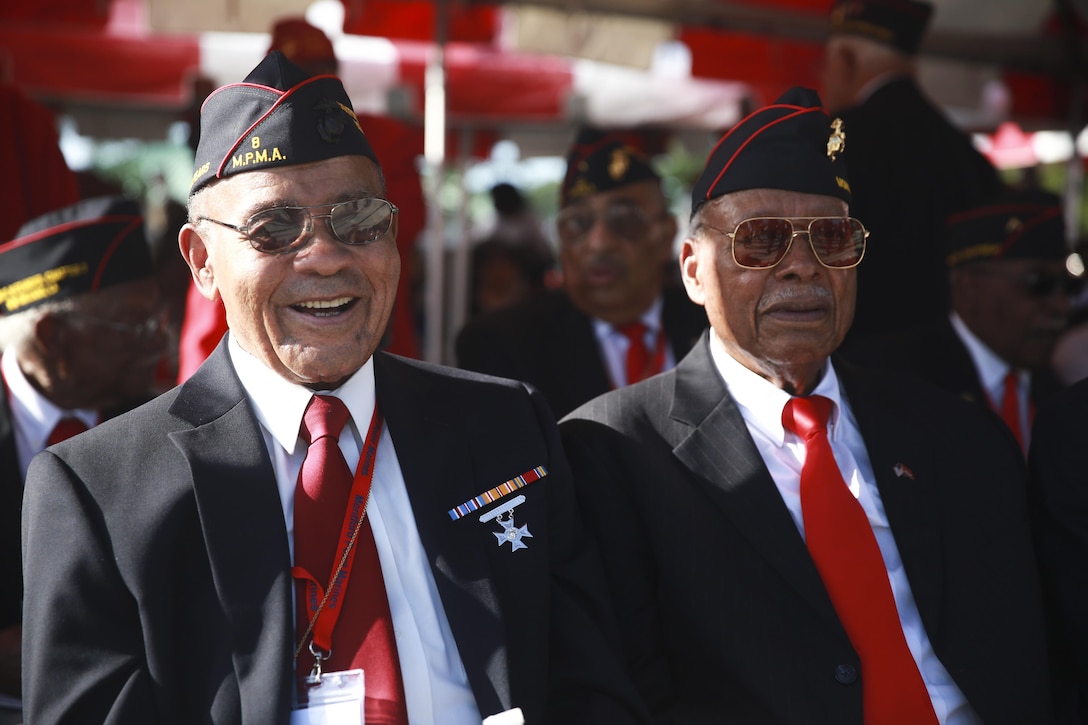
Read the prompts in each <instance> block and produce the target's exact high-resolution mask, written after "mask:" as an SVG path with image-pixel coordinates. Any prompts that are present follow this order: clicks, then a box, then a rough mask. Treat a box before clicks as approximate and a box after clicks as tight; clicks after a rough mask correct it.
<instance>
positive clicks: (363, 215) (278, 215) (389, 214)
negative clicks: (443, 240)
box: [196, 197, 397, 254]
mask: <svg viewBox="0 0 1088 725" xmlns="http://www.w3.org/2000/svg"><path fill="white" fill-rule="evenodd" d="M311 209H329V205H328V204H318V205H316V206H277V207H273V208H271V209H264V210H263V211H259V212H257V213H256V214H254V215H253V216H251V217H250V218H249V219H248V220H247V221H246V223H245V224H244V225H243V226H240V227H238V226H235V225H233V224H227V223H226V222H221V221H219V220H218V219H212V218H211V217H206V216H200V217H197V218H196V221H209V222H212V223H213V224H218V225H219V226H222V227H226V228H227V229H233V230H234V231H236V232H238V233H239V234H241V235H242V236H243V237H245V238H246V240H248V241H249V243H250V244H251V245H253V248H254V249H256V250H257V251H258V252H263V253H265V254H286V253H288V252H294V251H296V250H299V249H302V248H303V247H304V246H306V244H307V243H309V241H310V239H312V238H313V231H314V219H327V220H328V222H327V225H328V228H329V230H330V231H332V234H333V236H334V237H336V238H337V239H338V240H339V241H341V242H343V243H344V244H350V245H352V246H357V245H360V244H373V243H374V242H376V241H378V240H380V239H381V238H382V237H384V236H385V235H386V234H387V233H388V232H389V227H390V226H392V223H393V215H394V214H396V213H397V207H395V206H393V205H392V204H391V203H389V202H388V201H386V200H385V199H376V198H374V197H367V198H364V199H352V200H351V201H345V202H341V203H339V204H333V205H332V208H331V209H329V213H328V214H314V213H313V212H312V211H310V210H311Z"/></svg>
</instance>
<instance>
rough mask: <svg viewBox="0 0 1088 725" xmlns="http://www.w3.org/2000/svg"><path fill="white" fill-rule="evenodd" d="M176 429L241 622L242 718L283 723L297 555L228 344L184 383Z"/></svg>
mask: <svg viewBox="0 0 1088 725" xmlns="http://www.w3.org/2000/svg"><path fill="white" fill-rule="evenodd" d="M171 412H172V413H174V414H175V415H177V416H179V417H180V418H182V419H184V420H187V421H188V422H189V423H191V424H192V425H193V426H194V427H193V428H191V429H189V430H183V431H180V432H177V433H174V434H171V438H172V440H173V441H174V443H175V445H177V446H178V448H179V449H180V450H181V451H182V452H183V453H184V454H185V456H186V458H187V459H188V461H189V465H190V471H191V475H192V485H193V491H194V495H195V498H196V505H197V514H198V516H199V517H200V523H201V527H202V529H203V532H204V543H205V546H206V547H207V553H208V560H209V562H210V566H211V571H212V578H213V581H214V583H215V587H216V590H217V592H218V594H219V600H220V602H221V604H222V606H223V608H224V610H225V611H226V613H227V617H228V618H229V619H230V621H231V623H232V625H233V633H234V637H233V640H232V642H231V646H232V649H233V652H234V662H235V670H236V672H237V674H238V687H239V696H240V698H241V701H242V715H243V719H244V720H245V721H247V722H249V721H252V722H270V723H271V722H278V721H280V720H281V718H282V713H284V712H286V711H287V710H289V709H290V702H291V693H292V689H293V687H294V670H293V668H292V667H291V662H292V658H293V643H294V619H293V616H292V613H291V576H290V568H291V566H290V556H289V553H288V547H287V530H286V528H285V526H284V523H283V509H282V507H281V505H280V501H279V494H278V492H277V488H276V477H275V473H274V472H273V469H272V464H271V461H270V458H269V453H268V451H267V449H266V448H265V444H264V439H263V437H262V434H261V431H260V426H259V424H258V423H257V420H256V418H255V417H254V415H253V413H252V411H251V409H250V406H249V405H247V403H246V397H245V393H244V390H243V388H242V386H241V383H240V381H239V380H238V377H237V375H236V374H235V373H234V369H233V367H232V366H231V364H230V360H229V356H228V354H227V350H226V347H225V344H222V343H221V344H220V345H219V347H218V348H216V350H215V351H214V352H213V353H212V356H211V357H210V358H209V359H208V361H207V362H206V363H205V364H204V365H203V366H202V367H201V368H200V369H199V370H198V371H197V372H196V374H194V376H193V377H192V378H191V379H190V380H189V381H188V382H186V383H185V384H184V386H183V387H182V389H181V390H180V391H179V393H178V397H177V400H176V401H175V402H174V405H173V406H172V408H171Z"/></svg>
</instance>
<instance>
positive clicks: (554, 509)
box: [23, 343, 639, 725]
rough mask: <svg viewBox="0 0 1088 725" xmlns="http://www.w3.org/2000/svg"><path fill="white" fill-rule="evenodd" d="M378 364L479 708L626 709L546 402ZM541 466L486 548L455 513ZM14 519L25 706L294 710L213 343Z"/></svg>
mask: <svg viewBox="0 0 1088 725" xmlns="http://www.w3.org/2000/svg"><path fill="white" fill-rule="evenodd" d="M375 380H376V385H377V398H378V400H379V401H380V405H381V408H382V411H383V414H384V416H385V419H386V424H387V425H388V428H389V432H390V435H391V436H392V438H393V440H394V442H395V445H396V449H397V456H398V458H399V460H400V463H401V468H402V471H403V474H404V481H405V485H406V487H407V490H408V494H409V498H410V500H411V503H412V508H413V511H414V512H415V517H416V523H417V526H418V528H419V534H420V538H421V540H422V543H423V547H424V549H425V551H426V554H427V559H428V562H429V564H430V567H431V572H432V574H433V575H434V579H435V582H436V584H437V587H438V592H439V595H440V597H441V600H442V605H443V606H444V608H445V611H446V614H447V617H448V619H449V622H450V626H451V629H452V631H453V634H454V637H455V639H456V641H457V647H458V650H459V652H460V656H461V660H462V662H463V663H464V666H465V670H466V672H467V673H468V679H469V684H470V685H471V688H472V691H473V693H474V695H475V697H476V701H477V704H478V705H479V709H480V712H481V713H482V714H483V715H485V716H486V715H488V714H492V713H495V712H499V711H503V710H506V709H509V708H512V707H521V708H522V710H523V711H524V713H525V715H526V720H527V722H530V723H533V722H544V721H549V722H551V721H560V720H562V721H572V722H579V721H582V722H595V720H593V718H601V719H602V720H601V721H608V722H612V721H618V722H625V721H628V720H635V721H637V720H638V719H639V710H638V705H637V703H636V701H635V698H634V697H633V696H631V695H630V692H629V690H628V689H627V688H628V687H629V683H625V681H624V678H623V677H622V676H620V675H619V667H618V666H616V665H615V663H613V664H610V663H609V658H610V654H609V653H610V652H612V648H611V645H610V641H609V640H607V639H606V635H605V634H604V632H607V631H608V616H609V615H608V614H607V611H608V610H607V607H605V606H603V605H602V598H601V597H599V593H600V590H599V589H598V587H599V586H600V585H599V584H598V583H597V582H596V581H595V578H596V577H598V576H599V569H598V566H599V561H598V560H597V559H596V558H595V557H596V553H595V550H594V549H593V547H592V546H591V545H587V542H586V540H585V538H584V536H583V531H582V529H581V528H580V527H579V525H578V523H577V522H578V518H577V516H578V514H577V510H576V503H575V501H574V496H573V492H572V484H571V479H570V473H569V470H568V467H567V464H566V461H565V459H564V457H563V454H562V452H561V450H560V448H559V446H558V433H557V431H556V429H555V426H554V424H553V423H552V419H551V417H550V414H549V413H548V411H547V408H546V406H545V405H544V404H543V401H542V400H541V399H540V398H539V396H538V395H536V394H534V393H531V392H530V391H528V390H527V389H526V388H525V387H524V386H523V385H520V384H516V383H513V382H510V381H496V380H494V379H487V378H484V377H483V376H479V375H472V374H468V373H463V372H461V371H450V370H447V369H441V368H438V367H437V366H431V365H427V364H425V363H417V362H411V361H406V360H403V359H399V358H395V357H392V356H388V355H384V354H378V355H377V356H376V357H375ZM538 465H543V466H545V467H547V469H548V475H547V476H546V477H545V478H543V479H540V480H538V481H535V482H533V483H531V484H529V485H528V486H526V487H524V488H523V489H521V490H519V493H522V494H524V495H525V497H526V501H525V503H523V504H522V505H521V506H519V507H518V514H519V516H518V520H519V523H523V524H524V525H527V526H528V527H529V530H530V532H531V533H532V534H533V537H534V538H533V539H531V540H529V541H528V548H527V549H523V550H519V551H517V552H516V553H514V552H512V551H510V550H509V547H506V548H499V547H498V546H497V545H496V539H495V536H494V533H493V530H495V529H496V526H495V525H494V522H490V523H489V524H482V523H481V522H480V521H479V515H478V514H477V515H475V516H466V517H464V518H461V519H459V520H456V521H454V520H451V518H450V516H449V515H448V513H447V511H448V510H449V509H451V508H452V507H454V506H456V505H458V504H461V503H462V502H464V501H466V500H468V499H469V498H471V497H473V496H475V495H477V494H480V493H482V492H483V491H486V490H488V489H490V488H492V487H494V486H496V485H498V484H500V483H502V482H503V481H506V480H508V479H510V478H513V477H515V476H517V475H519V474H521V473H524V472H526V471H528V470H530V469H531V468H533V467H534V466H538ZM23 515H24V518H23V521H24V532H23V536H24V557H25V558H24V561H25V564H26V567H27V570H28V571H29V572H32V575H31V576H30V577H28V578H27V586H26V595H25V608H24V630H23V631H24V654H25V665H24V673H23V674H24V677H23V691H24V704H25V712H26V715H27V718H28V721H29V722H33V723H38V724H39V725H47V724H52V723H81V724H82V723H91V722H94V723H125V724H128V723H141V725H142V724H143V723H177V724H178V725H193V724H195V723H216V724H217V725H218V724H226V723H231V724H238V723H251V724H253V725H270V724H283V723H287V722H288V719H289V714H290V707H291V698H292V690H293V687H294V667H293V664H292V650H293V644H294V638H295V632H294V617H293V614H292V611H291V586H292V583H291V582H292V580H291V574H290V568H291V562H290V559H289V556H288V547H287V536H286V529H285V526H284V520H283V512H282V508H281V506H280V502H279V496H278V493H277V488H276V483H275V477H274V474H273V469H272V465H271V462H270V458H269V453H268V451H267V450H266V447H265V444H264V441H263V438H262V434H261V429H260V426H259V424H258V422H257V420H256V418H255V417H254V414H253V411H252V409H251V407H250V405H249V404H248V402H247V399H246V396H245V394H244V391H243V388H242V386H241V383H240V381H239V380H238V378H237V376H236V374H235V372H234V369H233V367H232V366H231V365H230V362H229V356H228V354H227V351H226V348H225V343H223V344H220V346H219V348H217V350H216V351H215V352H214V353H213V355H212V356H211V357H210V358H209V359H208V360H207V361H206V362H205V363H204V365H203V366H202V367H201V368H200V369H199V371H198V372H197V373H196V374H195V375H194V376H193V377H192V378H190V380H189V381H188V382H186V383H185V384H184V385H182V386H180V387H179V388H176V389H174V390H173V391H171V392H169V393H166V394H165V395H163V396H161V397H159V398H158V399H156V400H154V401H152V402H151V403H149V404H148V405H145V406H142V407H140V408H138V409H136V410H135V411H133V412H131V413H129V414H127V415H124V416H121V417H119V418H117V419H114V420H111V421H107V422H106V423H103V424H102V425H99V426H97V427H96V428H94V429H92V430H91V431H89V432H88V433H86V434H84V435H81V436H78V437H76V438H74V439H72V440H70V441H67V442H65V443H62V444H59V445H58V446H55V447H53V448H50V449H48V450H47V451H45V452H44V453H42V454H40V455H39V456H38V457H36V458H35V460H34V461H33V463H32V465H31V469H30V472H29V474H28V476H27V487H26V497H25V503H24V511H23ZM346 613H347V614H350V610H348V611H347V612H346Z"/></svg>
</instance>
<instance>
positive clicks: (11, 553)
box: [0, 378, 23, 629]
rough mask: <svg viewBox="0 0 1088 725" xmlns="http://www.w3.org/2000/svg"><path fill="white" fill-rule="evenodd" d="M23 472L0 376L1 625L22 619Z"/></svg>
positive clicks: (5, 388) (9, 409)
mask: <svg viewBox="0 0 1088 725" xmlns="http://www.w3.org/2000/svg"><path fill="white" fill-rule="evenodd" d="M22 500H23V474H22V471H20V470H19V455H18V453H17V452H16V449H15V422H14V420H12V417H11V407H10V406H9V405H8V393H7V387H6V386H5V385H4V382H3V379H2V378H0V581H3V582H4V584H3V587H2V588H0V629H4V628H5V627H10V626H12V625H16V624H18V623H19V621H20V620H21V619H22V604H23V581H22V577H23V575H22V569H21V563H20V557H19V551H20V543H19V518H20V511H21V508H22Z"/></svg>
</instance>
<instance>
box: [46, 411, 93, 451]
mask: <svg viewBox="0 0 1088 725" xmlns="http://www.w3.org/2000/svg"><path fill="white" fill-rule="evenodd" d="M85 430H87V424H86V423H84V422H83V421H82V420H80V419H79V418H72V417H68V418H61V419H60V421H58V422H57V425H56V426H54V428H53V431H52V432H51V433H50V434H49V438H48V439H47V440H46V441H45V445H47V446H51V445H53V444H54V443H60V442H61V441H63V440H68V439H69V438H71V437H72V436H74V435H76V434H77V433H82V432H83V431H85Z"/></svg>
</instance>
